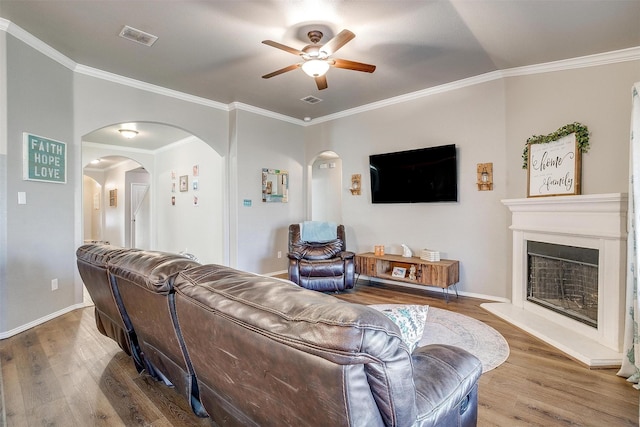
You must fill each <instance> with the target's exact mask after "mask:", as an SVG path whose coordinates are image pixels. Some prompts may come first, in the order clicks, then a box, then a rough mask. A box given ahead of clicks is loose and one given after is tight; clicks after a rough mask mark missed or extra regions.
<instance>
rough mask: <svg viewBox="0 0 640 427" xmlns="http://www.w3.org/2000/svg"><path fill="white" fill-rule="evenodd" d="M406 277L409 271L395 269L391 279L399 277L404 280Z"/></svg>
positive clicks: (401, 268)
mask: <svg viewBox="0 0 640 427" xmlns="http://www.w3.org/2000/svg"><path fill="white" fill-rule="evenodd" d="M406 275H407V269H406V268H404V267H393V270H392V271H391V277H399V278H401V279H404V277H405V276H406Z"/></svg>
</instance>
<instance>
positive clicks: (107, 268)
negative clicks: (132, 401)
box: [77, 245, 482, 427]
mask: <svg viewBox="0 0 640 427" xmlns="http://www.w3.org/2000/svg"><path fill="white" fill-rule="evenodd" d="M77 259H78V267H79V270H80V273H81V276H82V278H83V280H84V281H85V284H86V285H87V289H88V291H89V293H90V294H91V295H92V297H94V294H95V295H96V297H95V299H94V302H95V304H96V323H97V326H98V329H99V330H100V331H101V332H102V333H103V334H105V335H106V336H109V337H111V338H113V339H114V340H115V341H116V342H118V343H119V344H120V345H121V347H123V350H125V351H126V348H129V349H132V348H133V349H136V350H135V351H131V350H130V351H129V352H130V354H133V355H137V357H138V358H139V359H140V361H137V362H136V364H138V363H140V364H141V365H140V366H142V367H144V369H146V370H148V371H149V374H151V375H153V376H155V377H156V378H158V379H162V380H164V381H165V382H167V383H171V384H173V385H175V386H176V389H177V390H178V391H179V392H181V393H182V394H183V395H184V396H185V398H187V399H189V400H190V402H191V405H192V408H193V409H194V411H195V412H196V413H197V414H198V415H200V416H206V415H207V413H208V415H209V416H210V417H211V418H212V420H213V421H214V422H215V423H216V424H218V425H221V426H270V425H271V426H306V425H309V426H327V425H330V426H366V427H369V426H473V425H476V419H477V380H478V378H479V377H480V374H481V372H482V367H481V364H480V362H479V361H478V359H477V358H475V357H474V356H472V355H470V354H469V353H467V352H465V351H464V350H461V349H458V348H456V347H450V346H444V345H430V346H426V347H422V348H418V349H416V350H415V351H414V352H413V353H412V354H411V353H410V352H409V350H408V348H407V346H406V344H404V342H403V341H402V340H401V338H400V332H399V329H398V328H397V326H396V325H395V324H393V322H391V321H390V320H389V319H388V318H387V317H386V316H385V315H383V314H382V313H380V312H379V311H377V310H374V309H371V308H369V307H367V306H363V305H359V304H352V303H348V302H344V301H341V300H339V299H337V298H335V297H333V296H331V295H327V294H323V293H319V292H315V291H311V290H307V289H304V288H302V287H300V286H298V285H295V284H293V283H291V282H289V281H287V280H280V279H276V278H272V277H266V276H261V275H256V274H252V273H247V272H243V271H238V270H235V269H232V268H229V267H224V266H219V265H200V264H198V263H196V262H194V261H192V260H188V259H185V258H183V257H181V256H179V255H175V254H167V253H160V252H153V251H140V250H123V249H121V248H114V247H109V246H100V245H85V246H82V247H80V248H79V249H78V251H77ZM104 276H106V277H107V278H106V280H105V278H104ZM88 282H91V283H88ZM101 287H102V289H101V290H100V291H99V292H98V293H96V290H97V289H100V288H101ZM105 288H106V290H105ZM105 304H106V306H109V308H108V309H107V308H105ZM116 314H118V315H119V316H121V318H120V319H117V318H115V317H117V316H116ZM105 325H107V326H105ZM129 327H130V328H131V330H130V331H128V330H127V328H129ZM123 337H124V338H123ZM123 340H124V341H125V342H126V344H128V346H127V345H123V344H122V341H123Z"/></svg>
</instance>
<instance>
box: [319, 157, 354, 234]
mask: <svg viewBox="0 0 640 427" xmlns="http://www.w3.org/2000/svg"><path fill="white" fill-rule="evenodd" d="M348 179H349V183H348V185H346V184H347V183H346V182H345V183H344V185H346V187H347V188H348V187H349V186H351V176H349V178H348ZM342 187H343V180H342V159H339V158H336V159H318V160H316V161H315V162H313V165H312V166H311V195H312V196H311V218H309V219H311V220H313V221H333V222H335V223H337V224H342V196H343V192H342Z"/></svg>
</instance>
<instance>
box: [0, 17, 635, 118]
mask: <svg viewBox="0 0 640 427" xmlns="http://www.w3.org/2000/svg"><path fill="white" fill-rule="evenodd" d="M0 30H2V31H6V32H7V33H9V34H11V35H13V36H14V37H16V38H18V39H19V40H22V41H23V42H25V43H26V44H28V45H29V46H31V47H32V48H34V49H36V50H38V51H39V52H41V53H42V54H43V55H46V56H48V57H50V58H51V59H53V60H55V61H57V62H59V63H60V64H62V65H64V66H65V67H67V68H69V69H70V70H72V71H74V72H77V73H80V74H84V75H87V76H92V77H95V78H99V79H103V80H107V81H111V82H114V83H118V84H122V85H125V86H129V87H133V88H136V89H140V90H145V91H148V92H152V93H157V94H159V95H164V96H168V97H172V98H176V99H180V100H183V101H186V102H191V103H195V104H200V105H204V106H207V107H212V108H216V109H219V110H223V111H232V110H236V109H237V110H242V111H248V112H252V113H255V114H259V115H262V116H265V117H270V118H273V119H276V120H282V121H285V122H289V123H293V124H296V125H299V126H313V125H316V124H319V123H323V122H328V121H331V120H336V119H339V118H343V117H347V116H351V115H354V114H359V113H362V112H365V111H371V110H375V109H378V108H384V107H388V106H391V105H395V104H400V103H404V102H409V101H412V100H415V99H419V98H424V97H427V96H432V95H435V94H439V93H443V92H449V91H453V90H457V89H461V88H465V87H468V86H473V85H476V84H482V83H486V82H490V81H493V80H499V79H503V78H508V77H518V76H527V75H533V74H541V73H550V72H557V71H565V70H572V69H577V68H586V67H595V66H600V65H608V64H615V63H620V62H628V61H637V60H640V46H638V47H632V48H628V49H621V50H617V51H612V52H605V53H598V54H594V55H587V56H582V57H577V58H571V59H564V60H560V61H553V62H547V63H543V64H536V65H530V66H524V67H515V68H509V69H505V70H497V71H492V72H489V73H485V74H481V75H478V76H474V77H469V78H466V79H462V80H458V81H455V82H451V83H446V84H443V85H439V86H434V87H431V88H427V89H423V90H419V91H416V92H411V93H408V94H404V95H400V96H396V97H393V98H388V99H384V100H381V101H377V102H372V103H370V104H366V105H362V106H359V107H355V108H351V109H348V110H344V111H340V112H338V113H335V114H329V115H326V116H321V117H316V118H314V119H313V120H312V121H311V122H305V121H303V120H300V119H297V118H295V117H290V116H286V115H284V114H280V113H276V112H273V111H269V110H265V109H263V108H259V107H254V106H252V105H247V104H243V103H241V102H232V103H231V104H223V103H221V102H217V101H212V100H210V99H206V98H202V97H198V96H194V95H189V94H186V93H184V92H179V91H176V90H173V89H167V88H165V87H162V86H157V85H154V84H151V83H146V82H143V81H140V80H135V79H132V78H129V77H124V76H120V75H118V74H113V73H110V72H107V71H102V70H98V69H96V68H92V67H88V66H86V65H81V64H77V63H75V62H74V61H72V60H71V59H69V58H67V57H66V56H64V55H62V54H61V53H60V52H58V51H56V50H55V49H53V48H52V47H51V46H49V45H47V44H46V43H44V42H42V41H41V40H39V39H37V38H36V37H34V36H33V35H31V34H30V33H28V32H26V31H25V30H23V29H22V28H20V27H19V26H17V25H15V24H14V23H12V22H11V21H8V20H6V19H3V18H0Z"/></svg>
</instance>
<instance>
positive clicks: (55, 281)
mask: <svg viewBox="0 0 640 427" xmlns="http://www.w3.org/2000/svg"><path fill="white" fill-rule="evenodd" d="M57 289H58V279H51V290H52V291H55V290H57Z"/></svg>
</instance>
